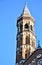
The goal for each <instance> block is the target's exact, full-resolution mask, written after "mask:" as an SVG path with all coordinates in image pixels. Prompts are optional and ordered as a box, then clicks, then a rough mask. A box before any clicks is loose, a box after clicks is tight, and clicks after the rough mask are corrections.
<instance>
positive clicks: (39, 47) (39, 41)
mask: <svg viewBox="0 0 42 65" xmlns="http://www.w3.org/2000/svg"><path fill="white" fill-rule="evenodd" d="M38 48H41V46H40V41H39V40H38Z"/></svg>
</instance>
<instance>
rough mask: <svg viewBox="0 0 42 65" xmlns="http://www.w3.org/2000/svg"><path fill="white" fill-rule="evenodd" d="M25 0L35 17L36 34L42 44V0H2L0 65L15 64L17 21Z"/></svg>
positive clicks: (0, 8) (0, 14) (0, 11)
mask: <svg viewBox="0 0 42 65" xmlns="http://www.w3.org/2000/svg"><path fill="white" fill-rule="evenodd" d="M25 1H27V3H28V8H29V10H30V12H31V15H32V16H33V17H34V19H35V34H36V37H37V41H38V40H40V45H41V46H42V0H0V65H15V58H16V33H17V27H16V21H17V17H18V16H19V15H20V14H21V13H22V11H23V8H24V4H25ZM37 44H38V43H36V45H37Z"/></svg>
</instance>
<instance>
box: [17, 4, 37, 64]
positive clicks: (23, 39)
mask: <svg viewBox="0 0 42 65" xmlns="http://www.w3.org/2000/svg"><path fill="white" fill-rule="evenodd" d="M34 23H35V21H34V19H33V17H32V16H31V14H30V11H29V9H28V7H27V3H26V4H25V7H24V9H23V12H22V14H21V16H19V17H18V19H17V50H16V63H17V64H18V63H21V61H22V60H25V59H26V58H28V57H29V56H30V54H31V53H32V52H33V51H34V50H35V48H36V36H35V33H34Z"/></svg>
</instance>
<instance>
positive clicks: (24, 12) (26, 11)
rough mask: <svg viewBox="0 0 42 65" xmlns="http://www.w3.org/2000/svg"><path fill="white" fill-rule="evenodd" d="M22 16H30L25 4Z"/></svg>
mask: <svg viewBox="0 0 42 65" xmlns="http://www.w3.org/2000/svg"><path fill="white" fill-rule="evenodd" d="M22 15H23V16H31V14H30V11H29V9H28V6H27V2H26V3H25V6H24V9H23V12H22Z"/></svg>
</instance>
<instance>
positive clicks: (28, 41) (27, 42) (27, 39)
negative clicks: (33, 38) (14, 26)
mask: <svg viewBox="0 0 42 65" xmlns="http://www.w3.org/2000/svg"><path fill="white" fill-rule="evenodd" d="M29 43H30V37H29V36H26V44H29Z"/></svg>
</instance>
